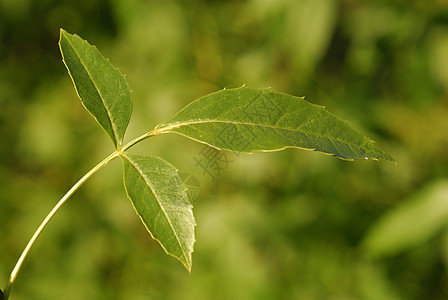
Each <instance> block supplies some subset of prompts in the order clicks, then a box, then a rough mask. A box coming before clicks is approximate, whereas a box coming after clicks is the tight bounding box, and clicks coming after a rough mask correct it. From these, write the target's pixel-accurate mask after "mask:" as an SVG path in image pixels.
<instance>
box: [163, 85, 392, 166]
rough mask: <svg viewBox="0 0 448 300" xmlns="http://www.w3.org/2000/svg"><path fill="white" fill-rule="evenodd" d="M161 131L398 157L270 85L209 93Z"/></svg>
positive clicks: (347, 155) (249, 146) (231, 144)
mask: <svg viewBox="0 0 448 300" xmlns="http://www.w3.org/2000/svg"><path fill="white" fill-rule="evenodd" d="M157 131H158V133H169V132H173V133H177V134H180V135H183V136H186V137H188V138H191V139H193V140H196V141H199V142H202V143H205V144H208V145H210V146H212V147H215V148H218V149H223V150H230V151H236V152H242V153H251V152H254V151H276V150H283V149H285V148H302V149H307V150H316V151H319V152H322V153H326V154H330V155H334V156H337V157H339V158H341V159H345V160H353V159H376V160H378V159H385V160H393V158H392V157H391V156H389V155H388V154H387V153H385V152H383V151H381V150H380V149H378V148H377V147H375V145H374V141H372V140H370V139H368V138H367V137H365V136H364V135H362V134H361V133H360V132H358V131H357V130H355V129H353V128H352V127H351V126H350V125H348V123H347V122H345V121H343V120H341V119H339V118H338V117H336V116H335V115H333V114H331V113H329V112H328V111H326V110H325V108H324V107H322V106H318V105H314V104H311V103H309V102H307V101H305V100H304V99H303V98H299V97H294V96H291V95H287V94H283V93H275V92H271V91H270V90H269V89H253V88H247V87H242V88H238V89H229V90H222V91H219V92H216V93H213V94H210V95H207V96H205V97H202V98H200V99H198V100H196V101H194V102H192V103H191V104H189V105H187V106H186V107H184V108H183V109H182V110H181V111H179V112H178V113H177V114H176V115H175V116H174V117H173V118H172V119H171V120H170V121H168V122H166V123H163V124H160V125H158V126H157V127H156V132H157Z"/></svg>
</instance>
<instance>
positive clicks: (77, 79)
mask: <svg viewBox="0 0 448 300" xmlns="http://www.w3.org/2000/svg"><path fill="white" fill-rule="evenodd" d="M59 47H60V50H61V54H62V60H63V61H64V64H65V66H66V67H67V70H68V73H69V74H70V77H71V78H72V81H73V84H74V85H75V89H76V91H77V93H78V96H79V98H80V99H81V102H82V104H83V105H84V107H85V108H86V109H87V110H88V111H89V112H90V114H91V115H92V116H93V117H94V118H95V120H96V121H97V122H98V123H99V124H100V126H101V127H102V128H103V129H104V131H105V132H106V133H107V134H108V135H109V136H110V138H111V139H112V142H113V143H114V145H115V148H120V146H121V144H122V142H123V137H124V133H125V131H126V127H127V126H128V124H129V120H130V118H131V113H132V100H131V91H130V89H129V86H128V83H127V81H126V78H125V77H124V76H123V75H122V74H121V73H120V71H118V69H116V68H115V67H114V66H112V64H111V63H110V62H109V60H107V59H105V58H104V57H103V56H102V55H101V53H100V52H99V51H98V49H97V48H96V47H94V46H92V45H90V44H89V43H88V42H87V41H85V40H83V39H81V38H80V37H79V36H77V35H73V34H70V33H68V32H66V31H65V30H63V29H61V33H60V39H59Z"/></svg>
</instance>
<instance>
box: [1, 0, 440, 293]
mask: <svg viewBox="0 0 448 300" xmlns="http://www.w3.org/2000/svg"><path fill="white" fill-rule="evenodd" d="M60 27H63V28H64V29H66V30H67V31H69V32H72V33H78V34H79V35H81V36H82V37H83V38H85V39H87V40H88V41H89V42H91V43H92V44H95V45H97V47H98V48H99V49H100V51H101V52H102V53H103V55H104V56H106V57H108V58H110V59H111V61H112V63H113V64H114V65H115V66H117V67H119V68H120V70H121V71H122V72H123V73H125V74H127V79H128V81H129V84H130V86H131V88H132V89H133V99H134V113H133V118H132V120H131V124H130V126H129V128H128V132H127V140H130V139H131V138H133V137H136V136H137V135H140V134H143V133H144V132H146V131H148V130H150V129H152V128H153V127H154V126H155V125H156V124H158V123H160V122H163V121H166V120H167V119H169V118H170V117H171V116H172V115H173V114H174V113H175V112H176V111H177V110H179V109H180V108H182V107H183V106H184V105H186V104H187V103H189V102H190V101H192V100H194V99H196V98H198V97H200V96H203V95H205V94H207V93H210V92H213V91H216V90H219V89H222V88H224V87H228V88H231V87H239V86H241V85H243V84H246V85H247V86H251V87H260V88H261V87H268V86H270V87H272V89H273V90H274V91H280V92H286V93H291V94H294V95H297V96H306V98H307V99H308V101H310V102H313V103H316V104H320V105H325V106H326V107H327V109H328V110H329V111H331V112H333V113H335V114H337V115H338V116H340V117H341V118H343V119H346V120H348V121H349V122H350V123H351V124H352V125H353V126H355V127H356V128H359V129H361V131H362V132H363V133H365V134H366V135H368V136H369V137H371V138H373V139H374V140H376V141H377V145H378V146H379V147H380V148H382V149H383V150H385V151H387V152H389V153H390V154H391V155H392V156H394V157H395V159H396V160H397V165H394V164H393V163H389V162H374V161H358V162H344V161H341V160H338V159H336V158H333V157H329V156H325V155H321V154H318V153H314V152H309V151H300V150H286V151H282V152H275V153H259V154H254V155H240V156H235V155H233V154H227V155H228V157H229V159H231V160H232V162H231V163H229V165H228V168H227V169H226V170H224V171H222V172H221V174H220V176H218V177H217V178H216V180H215V181H212V180H211V178H210V177H208V176H207V175H204V174H203V170H202V169H201V168H199V167H198V166H196V165H195V161H194V157H197V156H198V153H200V151H201V149H202V148H203V146H202V145H200V144H197V143H194V142H192V141H189V140H186V139H185V138H182V137H178V136H169V135H168V136H160V137H156V138H153V139H150V140H148V141H145V142H144V143H141V144H139V145H138V146H137V147H135V151H138V152H147V153H153V154H158V155H163V157H164V158H166V159H167V160H169V161H170V162H172V163H173V164H174V165H176V166H177V167H178V168H179V169H180V170H181V172H185V173H189V174H192V175H194V176H195V177H196V178H197V179H198V181H199V183H200V187H201V195H200V197H199V199H198V200H197V201H196V202H195V215H196V218H197V222H198V224H199V225H198V226H197V243H196V248H195V252H194V254H193V261H194V263H193V271H192V274H191V275H190V274H188V272H187V271H186V270H185V269H184V268H183V267H182V265H181V264H180V263H179V262H177V261H176V260H175V259H173V258H172V257H169V256H167V255H165V253H164V252H163V250H162V249H161V247H160V246H159V245H158V244H157V243H156V242H154V241H153V240H151V238H150V236H149V234H148V233H147V232H146V231H145V229H144V227H143V225H142V224H141V223H140V221H139V219H138V218H137V217H136V216H135V213H134V211H133V209H132V206H131V205H130V202H129V200H127V199H126V196H125V193H124V189H123V187H122V183H121V173H120V172H121V166H120V163H119V161H114V162H113V163H111V165H109V166H107V168H105V169H103V170H102V171H101V172H100V173H98V174H97V175H95V176H94V177H93V178H92V179H91V180H90V181H89V182H88V183H87V184H85V185H84V186H83V187H82V189H81V190H80V191H78V192H77V193H76V195H75V196H74V197H73V198H72V199H71V200H70V201H69V202H68V203H67V204H66V205H65V206H64V207H63V209H62V210H61V211H60V212H59V213H58V214H57V215H56V217H55V218H54V219H53V220H52V222H51V224H50V226H48V228H47V229H46V230H45V231H44V232H43V235H42V236H41V237H40V239H39V240H38V242H37V244H36V245H35V247H34V248H33V249H32V251H31V253H30V256H29V257H28V260H27V261H26V262H25V265H24V267H23V269H22V272H21V273H20V275H19V277H18V280H17V282H16V286H15V289H14V291H13V294H12V299H14V300H20V299H38V300H40V299H42V300H49V299H66V300H70V299H99V300H101V299H109V300H110V299H132V300H139V299H344V300H346V299H382V300H384V299H386V300H387V299H391V300H392V299H393V300H395V299H397V300H398V299H406V300H409V299H447V298H448V276H447V270H448V268H447V267H448V230H447V225H448V154H447V153H448V4H447V2H446V1H445V0H415V1H404V0H393V1H391V0H389V1H386V0H384V1H383V0H377V1H355V0H339V1H338V0H248V1H237V0H233V1H199V0H193V1H180V0H179V1H170V0H163V1H144V0H110V1H106V0H101V1H91V0H76V1H75V0H71V1H59V0H41V1H32V0H0V134H1V140H2V141H1V144H0V179H1V180H0V286H2V287H4V286H5V285H6V282H7V278H8V276H9V273H10V271H11V270H12V268H13V266H14V264H15V262H16V260H17V258H18V256H19V254H20V253H21V251H22V249H23V247H24V246H25V244H26V243H27V241H28V239H29V238H30V237H31V235H32V233H33V232H34V230H35V228H36V227H37V226H38V225H39V224H40V222H41V220H42V219H43V218H44V217H45V216H46V214H47V213H48V212H49V211H50V210H51V208H52V207H53V205H54V204H55V203H56V202H57V201H58V199H59V198H60V197H61V196H62V195H63V194H64V193H65V192H66V190H67V189H68V188H69V187H71V185H73V184H74V183H75V182H76V181H77V180H78V179H79V178H80V177H81V176H82V175H83V174H84V173H85V172H87V171H88V170H89V169H90V168H91V167H93V166H94V165H95V164H96V163H97V162H98V161H99V160H101V159H102V158H103V157H105V156H106V155H107V154H109V153H110V152H112V151H113V147H112V144H111V142H110V140H109V139H108V137H107V136H106V135H105V134H104V133H103V132H102V131H101V129H100V128H99V127H98V126H97V125H96V124H95V122H94V121H93V119H91V117H90V116H89V114H88V113H87V112H85V111H84V109H83V108H82V106H81V105H80V103H79V100H78V99H77V96H76V94H75V91H74V89H73V86H72V83H71V81H70V79H69V77H68V75H67V72H66V70H65V68H64V66H63V64H62V62H61V58H60V54H59V49H58V45H57V42H58V35H59V28H60Z"/></svg>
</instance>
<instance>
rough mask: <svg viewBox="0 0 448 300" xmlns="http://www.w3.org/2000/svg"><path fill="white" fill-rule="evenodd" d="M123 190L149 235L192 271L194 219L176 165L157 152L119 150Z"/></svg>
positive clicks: (185, 189)
mask: <svg viewBox="0 0 448 300" xmlns="http://www.w3.org/2000/svg"><path fill="white" fill-rule="evenodd" d="M120 156H121V158H122V161H123V170H124V184H125V188H126V193H127V195H128V197H129V199H130V200H131V202H132V205H133V206H134V209H135V211H136V212H137V214H138V215H139V217H140V218H141V220H142V221H143V223H144V225H145V226H146V229H147V230H148V231H149V233H150V234H151V236H152V237H153V238H154V239H155V240H157V241H159V243H160V244H161V246H162V247H163V249H164V250H165V251H166V253H168V254H170V255H172V256H174V257H176V258H177V259H179V260H180V261H181V262H182V263H183V264H184V266H185V267H186V268H187V269H188V270H189V271H191V265H192V258H191V256H192V253H193V246H194V243H195V236H194V227H195V226H196V222H195V219H194V216H193V211H192V208H193V206H192V205H191V203H190V201H189V199H188V196H187V188H186V186H185V185H184V183H183V182H182V179H181V178H180V177H179V175H178V173H177V169H176V168H175V167H174V166H173V165H171V164H170V163H168V162H167V161H165V160H163V159H162V158H160V157H157V156H150V155H143V154H131V153H127V152H125V153H122V154H121V155H120Z"/></svg>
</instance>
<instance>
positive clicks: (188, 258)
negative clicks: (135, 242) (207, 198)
mask: <svg viewBox="0 0 448 300" xmlns="http://www.w3.org/2000/svg"><path fill="white" fill-rule="evenodd" d="M145 155H146V154H145ZM120 157H121V158H122V159H126V160H127V161H129V163H131V164H132V166H134V168H135V169H136V170H137V171H138V173H139V174H140V175H141V176H142V178H143V179H144V180H145V182H146V184H147V185H148V187H149V188H150V189H151V192H152V193H153V195H154V197H155V199H156V200H157V203H158V204H159V206H160V209H161V210H162V212H163V214H164V216H165V218H166V219H167V220H168V223H169V224H170V227H171V230H172V232H173V233H174V235H175V237H176V241H177V243H178V245H179V247H180V248H181V249H182V254H183V257H184V259H185V261H183V260H182V259H180V258H179V257H177V256H175V255H174V254H172V253H170V252H169V251H168V250H167V249H166V248H165V246H164V245H163V243H162V241H160V240H159V239H157V238H156V237H154V235H153V234H152V232H151V230H150V229H149V228H148V226H147V225H146V223H145V221H144V220H143V218H142V216H141V215H140V214H139V212H138V211H137V209H136V208H135V206H134V202H133V201H132V199H131V197H130V195H129V193H128V189H127V187H126V184H124V187H125V191H126V195H127V197H128V198H129V199H130V200H131V203H132V206H133V208H134V211H135V212H136V213H137V215H138V217H139V218H140V220H141V221H142V223H143V225H144V226H145V228H146V230H147V231H148V232H149V234H150V235H151V237H152V238H153V239H154V240H156V241H157V242H158V243H159V244H160V246H161V247H162V248H163V250H164V251H165V253H166V254H168V255H170V256H172V257H174V258H177V259H179V260H180V261H181V262H182V264H183V265H184V266H185V267H186V268H187V270H188V272H191V268H192V254H193V252H194V248H192V249H191V251H187V253H186V252H185V250H184V248H183V247H182V244H181V242H180V240H179V237H178V235H177V233H176V231H175V230H174V228H173V225H172V223H171V220H170V219H169V217H168V215H167V213H166V211H165V210H164V209H163V207H162V205H161V204H160V202H159V201H158V198H157V196H156V194H155V192H154V188H153V185H152V184H151V183H150V182H148V180H147V178H146V177H145V176H144V173H143V172H142V170H141V169H140V168H139V167H138V166H137V165H135V164H134V163H133V162H132V160H131V159H130V158H129V157H128V156H127V155H126V152H121V153H120ZM165 162H166V163H168V164H169V165H171V166H172V167H173V168H174V169H175V170H176V173H178V169H177V168H176V167H174V166H173V165H172V164H170V163H169V162H167V161H165ZM123 176H125V174H124V172H123ZM123 179H124V178H123ZM186 191H187V188H186V187H185V186H184V192H186ZM186 197H187V198H188V196H186ZM189 208H190V209H193V205H192V204H191V203H190V205H189ZM196 225H197V224H196V221H195V222H194V224H193V226H194V227H196ZM195 242H196V236H194V240H193V244H194V243H195Z"/></svg>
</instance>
